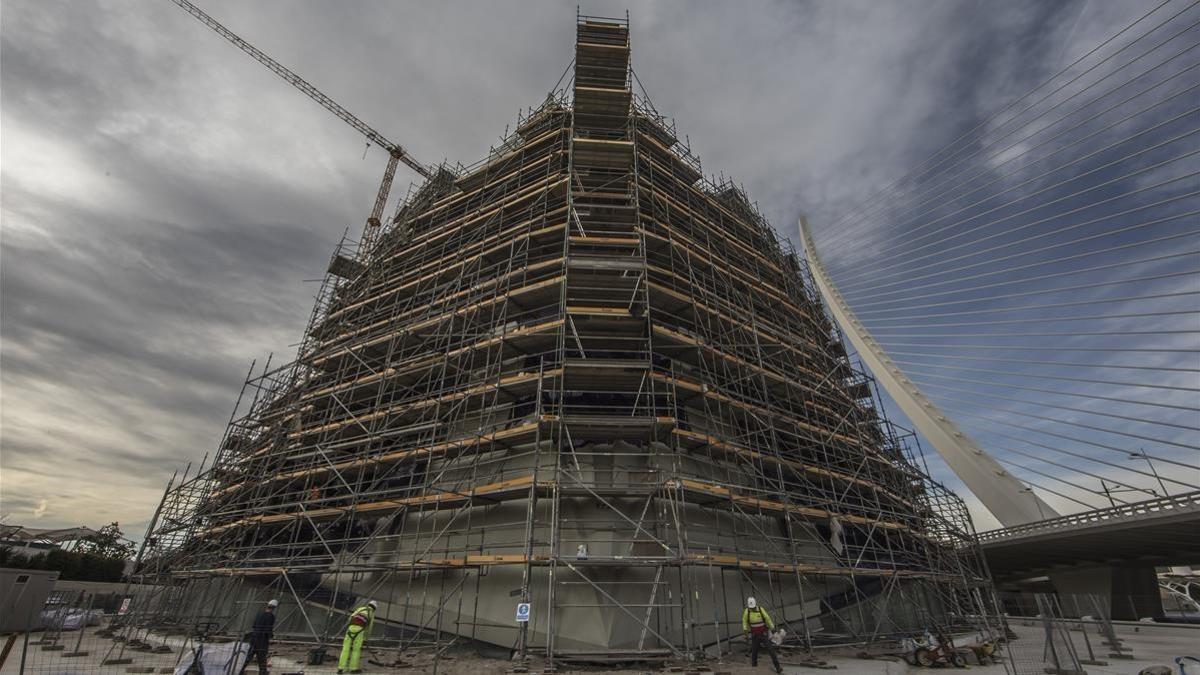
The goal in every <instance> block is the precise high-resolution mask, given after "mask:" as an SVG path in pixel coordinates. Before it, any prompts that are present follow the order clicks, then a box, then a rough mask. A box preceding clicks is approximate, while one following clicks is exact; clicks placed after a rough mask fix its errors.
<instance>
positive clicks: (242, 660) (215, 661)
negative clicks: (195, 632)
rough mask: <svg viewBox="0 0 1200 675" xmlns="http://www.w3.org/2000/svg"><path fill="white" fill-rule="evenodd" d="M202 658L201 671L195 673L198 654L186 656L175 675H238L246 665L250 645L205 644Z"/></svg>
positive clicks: (240, 643)
mask: <svg viewBox="0 0 1200 675" xmlns="http://www.w3.org/2000/svg"><path fill="white" fill-rule="evenodd" d="M203 647H204V651H203V654H202V655H201V657H200V659H199V660H200V663H199V664H198V665H199V666H200V668H199V669H197V670H195V671H193V670H192V666H193V664H195V663H196V653H195V652H194V651H193V652H192V653H191V654H185V655H184V657H183V660H181V661H180V662H179V665H178V666H177V667H176V668H175V675H188V674H189V671H190V672H200V673H204V675H218V674H221V675H238V674H239V673H241V672H242V667H243V666H245V665H246V656H247V655H249V653H250V645H248V644H246V643H245V642H241V641H238V642H226V643H224V644H213V643H205V644H204V645H203Z"/></svg>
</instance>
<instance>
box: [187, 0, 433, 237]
mask: <svg viewBox="0 0 1200 675" xmlns="http://www.w3.org/2000/svg"><path fill="white" fill-rule="evenodd" d="M171 2H173V3H175V4H176V5H178V6H179V7H180V8H182V9H183V10H184V11H186V12H187V13H188V14H191V15H192V16H193V17H195V18H196V19H197V20H199V21H200V22H201V23H203V24H204V25H206V26H208V27H209V28H211V29H212V30H213V31H214V32H215V33H217V34H218V35H220V36H221V37H223V38H225V39H226V40H228V41H229V42H231V43H233V45H234V46H236V47H237V48H238V49H241V50H242V51H244V52H246V53H247V54H249V55H250V56H251V58H253V59H254V60H255V61H258V62H259V63H261V64H263V65H264V66H266V67H267V68H268V69H269V70H271V72H273V73H275V74H276V75H278V76H279V77H281V78H283V79H284V80H285V81H286V82H287V83H288V84H291V85H292V86H293V87H295V88H296V89H299V90H300V91H301V92H303V93H304V94H305V95H306V96H308V97H309V98H311V99H312V100H314V101H316V102H317V103H319V104H321V106H322V107H323V108H325V109H326V110H328V111H329V112H331V113H333V114H334V115H336V116H337V117H338V118H339V119H341V120H342V121H343V122H345V123H346V124H349V125H350V126H351V127H353V128H354V129H355V130H357V131H358V132H359V133H360V134H362V135H363V136H366V137H367V140H368V141H369V142H371V143H374V144H375V145H378V146H379V147H381V148H383V149H384V150H386V151H387V153H388V164H387V168H386V169H385V170H384V172H383V180H382V181H381V182H380V184H379V192H378V193H377V194H376V196H375V205H374V207H372V209H371V215H370V216H368V217H367V223H366V226H365V227H364V229H363V237H362V246H361V247H360V251H361V252H365V251H366V250H367V249H368V248H369V247H370V244H371V243H372V242H373V241H374V239H375V237H376V236H377V235H378V233H379V229H380V226H381V218H382V217H383V209H384V207H385V206H386V205H387V199H388V194H389V193H390V192H391V189H392V181H393V180H394V179H395V177H396V169H398V168H399V165H400V162H404V165H405V166H407V167H408V168H410V169H412V170H413V171H415V172H417V173H418V174H420V175H421V176H423V177H425V178H432V177H433V175H434V171H433V169H430V168H429V167H427V166H425V165H424V164H422V163H420V162H418V161H417V160H416V159H414V158H413V156H412V155H410V154H408V151H407V150H405V149H404V148H403V147H401V146H400V145H399V144H397V143H393V142H391V141H389V140H388V139H387V138H386V137H384V135H383V134H381V133H379V132H378V131H376V130H375V129H374V128H373V127H371V125H369V124H367V123H366V122H364V121H362V120H361V119H359V118H358V116H357V115H355V114H354V113H352V112H350V111H349V110H346V109H345V108H344V107H342V105H341V104H339V103H338V102H337V101H335V100H333V99H332V98H330V97H329V96H327V95H325V94H324V93H323V92H322V91H321V90H320V89H317V88H316V87H314V86H313V85H312V84H310V83H309V82H308V81H306V80H305V79H304V78H302V77H300V76H299V75H297V74H296V73H294V72H292V70H291V69H289V68H288V67H286V66H284V65H283V64H281V63H279V62H278V61H276V60H275V59H273V58H271V57H270V56H267V55H266V54H265V53H264V52H262V51H261V50H259V49H258V48H257V47H255V46H254V45H252V44H250V43H249V42H246V41H245V40H243V39H242V38H241V37H240V36H238V34H237V33H234V32H233V31H231V30H229V29H228V28H226V27H225V26H224V25H223V24H222V23H221V22H219V21H217V20H216V19H214V18H212V17H211V16H209V15H208V14H207V13H206V12H205V11H204V10H202V9H200V8H199V7H197V6H196V5H194V4H192V3H191V2H190V1H189V0H171Z"/></svg>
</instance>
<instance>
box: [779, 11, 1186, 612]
mask: <svg viewBox="0 0 1200 675" xmlns="http://www.w3.org/2000/svg"><path fill="white" fill-rule="evenodd" d="M800 238H801V241H802V243H803V244H804V247H805V250H806V253H807V255H808V259H809V264H810V268H811V271H812V273H813V277H814V280H815V281H816V285H817V287H818V288H819V289H820V291H821V293H822V294H823V295H824V296H825V299H826V302H827V304H828V305H829V307H830V309H831V311H832V312H833V314H834V315H835V318H836V319H837V320H838V323H839V325H840V326H841V328H842V329H843V331H844V332H845V333H846V336H847V337H848V338H849V340H850V342H851V343H852V344H853V345H854V346H855V348H856V350H857V352H858V356H859V358H860V359H861V360H862V361H863V362H864V364H865V365H867V366H868V367H869V368H870V369H871V371H872V372H873V373H874V374H875V376H876V378H877V379H878V381H879V382H880V384H882V385H883V387H884V389H885V390H886V392H887V394H888V395H889V397H890V398H891V399H892V401H893V402H894V403H895V404H896V406H897V407H899V408H900V409H901V410H903V412H904V413H905V414H906V416H907V417H908V418H909V420H910V421H911V422H912V424H913V426H914V427H915V428H916V429H917V430H918V431H920V432H921V435H922V437H923V438H924V439H925V440H926V441H927V442H929V443H930V444H931V445H933V446H934V447H935V448H936V449H937V450H938V454H939V455H940V456H941V457H942V458H943V460H944V461H945V464H946V466H947V467H948V468H949V469H950V470H952V471H953V473H954V474H955V476H956V477H957V479H959V480H961V482H962V483H963V484H964V485H965V486H966V487H967V488H968V489H969V490H970V492H971V493H972V494H973V495H974V496H975V497H976V499H977V500H978V502H979V504H980V505H981V506H982V509H984V510H986V511H987V512H988V513H990V515H991V516H992V517H994V519H995V521H997V523H998V524H999V525H1002V526H1005V528H1006V529H998V530H995V531H990V532H985V533H984V535H983V536H982V541H983V545H984V550H985V551H988V552H989V558H990V559H991V561H992V564H993V572H994V573H995V574H996V576H997V577H998V578H999V579H1000V580H1002V581H1005V580H1014V579H1018V578H1021V577H1022V576H1025V577H1028V576H1030V575H1033V574H1041V575H1048V576H1049V578H1050V581H1051V582H1053V583H1054V584H1055V585H1056V586H1057V587H1058V588H1059V590H1060V591H1063V590H1064V589H1068V588H1070V589H1073V590H1074V589H1079V588H1086V589H1088V590H1089V591H1090V592H1101V591H1102V592H1105V593H1108V592H1116V589H1118V588H1141V589H1146V588H1156V587H1155V580H1154V566H1155V565H1159V566H1162V565H1188V564H1196V563H1200V3H1198V2H1193V1H1190V0H1186V1H1173V0H1167V1H1165V2H1161V3H1155V4H1153V5H1150V6H1147V7H1146V8H1145V9H1143V10H1141V11H1139V12H1137V14H1136V16H1134V17H1132V18H1131V21H1130V22H1129V23H1128V25H1126V26H1125V27H1124V28H1122V29H1121V30H1120V31H1118V32H1116V33H1115V34H1113V35H1112V36H1110V37H1109V38H1108V39H1106V40H1104V41H1102V42H1100V43H1099V44H1097V45H1095V46H1094V47H1093V48H1091V49H1090V50H1088V51H1086V53H1083V54H1080V55H1078V56H1077V57H1072V58H1071V60H1069V62H1066V63H1063V64H1061V65H1060V66H1057V67H1055V68H1053V69H1052V70H1050V71H1049V72H1047V73H1046V74H1045V76H1044V77H1042V78H1041V79H1040V80H1038V82H1037V84H1036V86H1033V87H1032V88H1030V89H1028V90H1027V91H1026V92H1025V93H1024V94H1022V95H1020V96H1017V97H1014V98H1013V100H1011V101H1010V102H1008V103H1007V105H1004V106H1003V107H1001V108H1000V109H998V110H996V111H995V112H993V113H992V114H990V115H988V116H986V117H983V118H979V119H975V120H972V122H971V123H970V124H969V125H966V126H965V127H964V128H962V129H961V130H956V131H955V132H954V134H953V140H952V141H950V142H949V143H948V144H946V145H945V146H944V147H942V148H941V149H940V150H938V151H937V152H936V153H934V154H933V155H932V156H930V157H928V159H926V160H925V161H924V162H922V163H921V164H919V165H918V166H916V167H915V168H913V169H912V170H911V171H909V172H908V173H907V174H905V175H904V176H902V177H900V178H899V179H897V180H895V181H894V182H892V183H891V184H889V185H887V186H885V187H883V188H881V189H879V190H877V191H875V192H874V193H873V194H871V195H870V196H869V197H868V198H867V199H865V200H864V201H862V202H861V203H859V204H858V205H856V206H855V207H854V208H852V209H849V210H847V211H845V212H844V213H843V214H842V215H841V216H840V217H838V218H834V219H831V220H828V221H826V222H813V223H811V224H809V223H805V222H802V223H801V233H800ZM1134 533H1136V536H1135V534H1134ZM1052 542H1054V543H1055V544H1054V546H1051V543H1052ZM1051 548H1053V550H1051ZM1143 609H1145V608H1138V609H1137V610H1135V611H1134V613H1137V612H1140V611H1142V610H1143ZM1147 611H1148V610H1147Z"/></svg>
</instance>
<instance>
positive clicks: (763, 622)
mask: <svg viewBox="0 0 1200 675" xmlns="http://www.w3.org/2000/svg"><path fill="white" fill-rule="evenodd" d="M774 629H775V622H774V621H772V620H771V615H770V614H767V610H765V609H763V608H762V607H759V606H758V601H757V600H755V599H754V598H752V597H751V598H746V608H745V609H743V610H742V632H743V633H745V634H746V635H747V636H748V637H749V638H750V667H751V668H753V667H755V666H757V665H758V648H759V645H762V646H763V647H766V648H767V653H768V654H770V655H771V663H773V664H774V665H775V672H777V673H782V672H783V668H780V667H779V657H778V656H777V655H776V654H775V643H773V642H771V631H772V630H774Z"/></svg>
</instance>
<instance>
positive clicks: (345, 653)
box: [338, 600, 379, 673]
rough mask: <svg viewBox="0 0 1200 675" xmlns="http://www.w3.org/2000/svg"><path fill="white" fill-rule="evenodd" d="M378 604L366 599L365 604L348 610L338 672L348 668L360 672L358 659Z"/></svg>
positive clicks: (373, 620) (372, 623) (369, 633)
mask: <svg viewBox="0 0 1200 675" xmlns="http://www.w3.org/2000/svg"><path fill="white" fill-rule="evenodd" d="M378 607H379V604H378V603H376V602H375V601H374V600H368V601H367V604H365V605H359V606H358V607H355V608H354V611H353V612H350V620H349V621H347V622H346V637H345V638H343V639H342V655H341V656H340V657H339V658H338V673H344V672H346V671H347V670H349V671H350V672H351V673H361V672H362V668H361V667H359V659H360V658H361V657H362V647H363V642H364V641H366V639H367V638H368V637H370V636H371V626H373V625H375V610H376V608H378Z"/></svg>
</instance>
